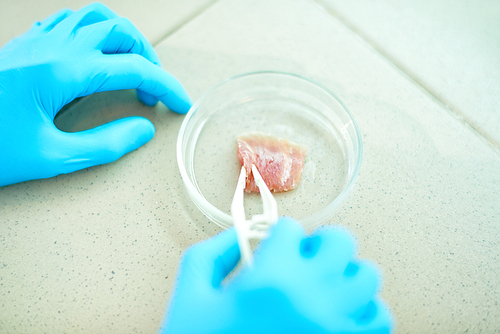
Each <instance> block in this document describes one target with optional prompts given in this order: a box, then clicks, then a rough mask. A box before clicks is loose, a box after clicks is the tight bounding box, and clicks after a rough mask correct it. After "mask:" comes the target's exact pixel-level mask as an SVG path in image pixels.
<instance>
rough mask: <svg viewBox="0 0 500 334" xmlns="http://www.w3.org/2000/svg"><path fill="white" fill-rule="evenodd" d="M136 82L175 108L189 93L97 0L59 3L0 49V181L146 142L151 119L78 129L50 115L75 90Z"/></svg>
mask: <svg viewBox="0 0 500 334" xmlns="http://www.w3.org/2000/svg"><path fill="white" fill-rule="evenodd" d="M133 88H136V89H137V93H138V96H139V98H140V99H141V100H142V101H143V102H144V103H145V104H147V105H151V106H152V105H155V104H156V103H157V102H158V100H160V101H161V102H163V103H164V104H165V105H166V106H167V107H168V108H170V109H171V110H173V111H176V112H178V113H185V112H187V111H188V110H189V108H190V106H191V101H190V99H189V97H188V96H187V94H186V92H185V91H184V88H183V87H182V86H181V84H180V83H179V82H178V81H177V80H176V79H175V78H174V77H172V76H171V75H169V74H168V73H166V72H165V71H164V70H162V69H161V67H160V62H159V60H158V57H157V56H156V54H155V52H154V50H153V48H152V46H151V45H150V44H149V43H148V41H147V40H146V39H145V38H144V36H143V35H142V34H141V33H140V32H139V31H138V30H137V29H136V28H135V27H134V26H133V25H132V23H130V21H128V20H127V19H125V18H120V17H118V16H117V15H116V14H114V13H113V12H112V11H110V10H109V9H108V8H106V7H105V6H103V5H100V4H94V5H90V6H88V7H85V8H83V9H82V10H79V11H77V12H75V13H73V12H72V11H70V10H63V11H61V12H59V13H57V14H55V15H53V16H52V17H50V18H48V19H46V20H45V21H43V22H39V23H36V24H35V25H34V26H33V28H32V29H31V30H30V31H29V32H27V33H26V34H25V35H23V36H21V37H19V38H17V39H15V40H13V41H12V42H10V43H9V44H7V45H6V46H5V47H4V48H3V49H2V50H0V186H3V185H7V184H11V183H16V182H21V181H26V180H32V179H39V178H48V177H52V176H55V175H58V174H61V173H71V172H73V171H76V170H79V169H82V168H87V167H90V166H94V165H99V164H104V163H108V162H111V161H114V160H116V159H118V158H120V157H121V156H122V155H124V154H125V153H128V152H130V151H132V150H134V149H136V148H138V147H139V146H141V145H143V144H145V143H146V142H148V141H149V140H150V139H151V138H152V137H153V135H154V127H153V124H151V122H150V121H148V120H147V119H145V118H143V117H129V118H125V119H121V120H117V121H114V122H111V123H109V124H105V125H103V126H99V127H96V128H94V129H90V130H87V131H82V132H79V133H65V132H62V131H60V130H58V129H57V128H56V127H55V125H54V123H53V120H54V117H55V116H56V114H57V113H58V112H59V110H60V109H61V108H62V107H63V106H64V105H66V104H67V103H69V102H71V101H72V100H74V99H75V98H77V97H81V96H86V95H90V94H92V93H95V92H102V91H109V90H119V89H133Z"/></svg>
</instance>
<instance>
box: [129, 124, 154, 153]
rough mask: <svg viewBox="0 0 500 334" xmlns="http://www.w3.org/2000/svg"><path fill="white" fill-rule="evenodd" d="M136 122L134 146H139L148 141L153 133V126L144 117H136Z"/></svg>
mask: <svg viewBox="0 0 500 334" xmlns="http://www.w3.org/2000/svg"><path fill="white" fill-rule="evenodd" d="M136 119H137V121H136V122H137V124H136V127H137V128H136V129H135V132H136V133H137V134H138V135H137V139H136V142H135V144H136V147H135V148H134V149H136V148H139V147H141V146H142V145H144V144H146V143H147V142H149V141H150V140H151V139H152V138H153V137H154V135H155V127H154V125H153V123H151V121H150V120H148V119H147V118H144V117H137V118H136Z"/></svg>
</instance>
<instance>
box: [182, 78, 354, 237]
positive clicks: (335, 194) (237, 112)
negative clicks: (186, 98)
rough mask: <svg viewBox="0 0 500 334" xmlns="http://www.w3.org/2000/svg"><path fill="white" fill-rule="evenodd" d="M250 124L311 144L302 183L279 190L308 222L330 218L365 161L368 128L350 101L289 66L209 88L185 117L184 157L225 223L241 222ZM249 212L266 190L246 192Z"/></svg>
mask: <svg viewBox="0 0 500 334" xmlns="http://www.w3.org/2000/svg"><path fill="white" fill-rule="evenodd" d="M250 132H261V133H264V134H270V135H274V136H278V137H282V138H286V139H288V140H290V141H292V142H295V143H297V144H300V145H304V146H306V147H307V152H306V158H305V164H304V170H303V173H302V181H301V182H300V184H299V185H298V187H297V188H296V189H294V190H291V191H288V192H283V193H275V194H274V196H275V198H276V201H277V204H278V213H279V215H280V216H290V217H294V218H296V219H297V220H299V222H300V223H301V224H302V225H303V226H304V227H305V228H311V227H314V226H317V225H321V224H324V223H326V222H328V221H329V220H330V219H331V218H332V217H333V215H334V214H335V212H336V211H337V210H338V209H339V208H340V206H341V205H342V203H343V202H344V200H345V199H346V197H347V196H348V194H349V192H350V190H351V189H352V187H353V185H354V184H355V182H356V178H357V176H358V174H359V169H360V166H361V158H362V143H361V136H360V133H359V129H358V126H357V124H356V122H355V120H354V118H353V116H352V115H351V113H350V112H349V110H348V109H347V108H346V106H345V105H344V104H343V103H342V102H341V101H340V100H339V99H338V98H337V97H336V96H335V95H334V94H333V93H332V92H330V91H329V90H328V89H327V88H325V87H323V86H321V85H320V84H318V83H315V82H313V81H312V80H309V79H307V78H304V77H301V76H299V75H295V74H291V73H282V72H252V73H247V74H242V75H238V76H235V77H233V78H231V79H228V80H226V81H224V82H222V83H220V84H218V85H217V86H215V87H214V88H212V89H211V90H210V91H208V92H207V93H206V94H205V95H203V96H202V97H201V98H200V99H199V100H198V101H197V102H196V103H195V104H194V105H193V107H192V108H191V110H190V111H189V113H188V114H187V115H186V118H185V119H184V121H183V123H182V126H181V129H180V132H179V136H178V139H177V161H178V165H179V169H180V173H181V176H182V180H183V182H184V184H185V186H186V189H187V192H188V194H189V196H190V197H191V199H192V200H193V202H194V203H195V205H196V206H197V207H198V208H199V209H200V211H201V212H202V213H203V214H204V215H206V216H207V217H208V218H209V219H210V220H211V221H213V222H214V223H216V224H218V225H220V226H222V227H224V228H228V227H230V226H232V224H233V223H232V218H231V215H230V207H231V201H232V198H233V195H234V191H235V188H236V182H237V179H238V176H239V172H240V169H241V165H240V163H239V161H238V158H237V155H236V148H237V146H236V138H237V136H238V135H241V134H244V133H250ZM245 212H246V214H247V216H248V217H250V216H252V215H255V214H258V213H262V202H261V199H260V195H259V194H253V193H251V194H247V193H245Z"/></svg>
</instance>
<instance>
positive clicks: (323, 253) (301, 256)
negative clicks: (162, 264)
mask: <svg viewBox="0 0 500 334" xmlns="http://www.w3.org/2000/svg"><path fill="white" fill-rule="evenodd" d="M354 251H355V250H354V243H353V241H352V238H351V236H350V235H349V234H347V233H346V232H345V231H342V230H340V229H333V228H329V229H322V230H318V231H317V232H316V233H314V234H313V235H312V236H309V237H307V236H306V235H305V233H304V230H303V229H302V228H301V227H300V226H299V225H298V224H297V223H296V222H295V221H293V220H291V219H288V218H284V219H281V220H280V221H279V222H278V223H277V224H276V225H275V226H274V227H273V228H272V230H271V235H270V237H269V238H268V239H266V240H264V241H263V242H262V244H261V246H260V248H259V249H258V251H257V254H256V256H255V262H254V266H253V268H244V269H243V270H242V271H241V272H240V273H239V274H238V275H236V277H234V278H233V279H230V280H229V281H228V282H223V280H224V279H225V277H226V276H227V275H228V274H229V273H230V272H231V271H232V270H233V269H234V268H235V266H236V264H237V262H238V260H239V256H240V253H239V250H238V244H237V238H236V233H235V231H234V229H230V230H228V231H224V232H222V233H220V234H219V235H217V236H215V237H214V238H211V239H209V240H206V241H204V242H202V243H200V244H198V245H195V246H193V247H192V248H190V249H188V250H187V252H186V253H185V255H184V258H183V261H182V263H181V268H180V274H179V278H178V282H177V287H176V290H175V292H174V295H173V299H172V302H171V305H170V309H169V312H168V316H167V320H166V323H165V328H164V329H163V330H162V333H168V334H177V333H190V334H201V333H204V334H207V333H227V334H229V333H238V334H244V333H260V334H262V333H273V334H276V333H287V334H290V333H307V334H326V333H389V332H390V331H391V329H392V319H391V316H390V313H389V311H388V309H387V308H386V306H385V305H384V303H383V302H382V301H381V300H380V298H379V297H377V295H376V292H377V289H378V285H379V275H378V273H377V270H376V269H375V267H374V266H373V265H372V264H370V263H368V262H360V261H358V260H356V259H354V258H353V255H354Z"/></svg>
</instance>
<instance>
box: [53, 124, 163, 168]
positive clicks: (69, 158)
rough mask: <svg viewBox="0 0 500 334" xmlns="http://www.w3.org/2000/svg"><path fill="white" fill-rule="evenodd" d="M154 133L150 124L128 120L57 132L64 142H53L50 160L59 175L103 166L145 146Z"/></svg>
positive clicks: (59, 140) (59, 139)
mask: <svg viewBox="0 0 500 334" xmlns="http://www.w3.org/2000/svg"><path fill="white" fill-rule="evenodd" d="M154 133H155V128H154V126H153V124H152V123H151V122H150V121H149V120H147V119H146V118H143V117H127V118H123V119H119V120H116V121H113V122H110V123H107V124H104V125H101V126H98V127H95V128H93V129H89V130H85V131H80V132H75V133H66V132H62V131H58V135H61V136H63V137H64V138H58V139H57V140H55V143H57V146H58V147H57V150H54V152H53V154H54V155H55V156H54V157H53V158H52V159H51V160H52V161H54V162H55V161H58V164H59V168H57V170H58V171H59V173H58V174H63V173H71V172H74V171H77V170H80V169H84V168H88V167H91V166H95V165H101V164H106V163H109V162H112V161H115V160H117V159H118V158H120V157H122V156H123V155H124V154H127V153H128V152H130V151H133V150H135V149H137V148H139V147H140V146H142V145H144V144H146V143H147V142H148V141H150V140H151V138H153V136H154Z"/></svg>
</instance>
